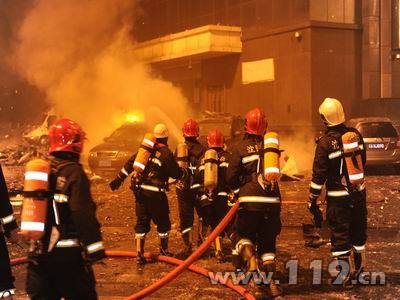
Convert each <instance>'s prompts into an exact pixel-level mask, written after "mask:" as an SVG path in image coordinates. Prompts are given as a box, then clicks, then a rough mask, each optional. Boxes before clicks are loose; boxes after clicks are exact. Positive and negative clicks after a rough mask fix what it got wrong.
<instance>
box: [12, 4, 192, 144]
mask: <svg viewBox="0 0 400 300" xmlns="http://www.w3.org/2000/svg"><path fill="white" fill-rule="evenodd" d="M137 13H140V8H139V7H137V3H136V1H126V0H68V1H65V0H51V1H50V0H36V1H34V2H33V5H32V7H31V8H30V9H28V11H27V13H26V15H25V17H24V18H23V20H22V22H21V25H20V27H19V29H18V30H16V31H15V34H16V36H14V38H15V39H16V40H17V42H16V43H15V45H14V49H13V51H12V56H11V58H10V59H9V62H10V63H11V65H12V66H13V67H14V68H15V70H16V71H17V73H18V74H19V75H20V76H21V77H22V78H24V79H27V80H28V81H29V82H30V83H32V84H34V85H35V86H37V87H38V88H39V89H40V90H42V91H44V92H45V94H46V96H47V100H48V101H49V102H50V103H51V104H53V105H54V106H55V108H56V111H58V112H59V113H60V114H61V115H62V116H64V117H69V118H72V119H74V120H76V121H77V122H79V123H80V124H81V125H82V127H83V128H84V129H85V131H86V132H87V134H88V138H89V140H90V141H91V144H94V143H97V142H99V141H100V140H101V139H102V138H103V137H104V136H106V135H107V134H109V133H110V132H111V131H112V130H113V129H115V128H116V127H117V126H118V125H120V124H119V123H120V122H121V121H122V117H121V116H122V114H123V113H125V112H129V111H144V113H145V119H146V121H148V122H149V123H150V124H149V125H150V126H152V125H153V124H154V123H155V122H160V121H163V122H167V123H168V125H169V126H170V127H173V126H172V123H175V124H176V125H177V126H176V128H178V127H180V125H181V123H182V122H183V121H184V119H185V117H186V116H187V109H186V100H185V99H184V97H183V96H182V94H181V93H180V91H179V90H178V89H177V88H175V87H174V86H173V85H172V84H171V83H169V82H166V81H163V80H161V79H160V78H158V77H156V76H155V75H154V74H153V71H152V69H151V68H150V67H149V66H148V65H146V64H144V63H143V62H140V61H136V60H135V59H134V57H133V55H132V48H133V47H134V40H133V39H132V37H131V36H130V32H131V31H132V25H133V24H134V18H135V15H136V14H137ZM169 119H171V120H172V121H170V120H169ZM176 128H175V130H174V128H170V129H171V131H172V132H175V133H176V135H179V133H178V130H177V129H176Z"/></svg>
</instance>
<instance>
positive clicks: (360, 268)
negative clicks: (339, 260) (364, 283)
mask: <svg viewBox="0 0 400 300" xmlns="http://www.w3.org/2000/svg"><path fill="white" fill-rule="evenodd" d="M353 262H354V272H353V274H352V280H354V282H357V283H358V284H360V282H359V279H360V275H361V273H363V272H364V268H365V251H360V252H358V251H353ZM364 279H365V280H367V279H368V278H364Z"/></svg>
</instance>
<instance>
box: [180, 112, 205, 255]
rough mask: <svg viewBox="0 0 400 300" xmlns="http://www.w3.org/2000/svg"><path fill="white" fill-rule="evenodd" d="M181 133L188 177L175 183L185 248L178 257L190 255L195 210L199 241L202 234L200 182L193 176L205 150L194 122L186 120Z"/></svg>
mask: <svg viewBox="0 0 400 300" xmlns="http://www.w3.org/2000/svg"><path fill="white" fill-rule="evenodd" d="M182 133H183V137H184V138H185V143H186V144H187V146H188V164H189V176H188V177H187V178H186V179H185V180H181V181H180V182H178V183H177V185H176V194H177V197H178V205H179V219H180V229H181V234H182V239H183V242H184V244H185V248H184V250H183V251H182V253H180V256H183V257H185V256H188V255H190V254H191V253H192V243H193V222H194V210H195V209H196V212H197V215H198V216H199V222H200V224H199V233H200V239H202V236H203V233H202V232H203V231H204V228H203V223H202V217H201V216H202V212H201V207H200V204H199V201H198V197H197V196H198V192H199V188H200V182H199V181H198V179H197V178H198V176H195V174H196V171H197V165H198V163H199V160H200V158H201V156H202V155H203V153H204V150H205V149H204V147H203V146H202V145H201V144H200V142H199V141H198V137H199V125H198V124H197V122H196V121H195V120H192V119H189V120H187V121H186V122H185V123H184V124H183V127H182Z"/></svg>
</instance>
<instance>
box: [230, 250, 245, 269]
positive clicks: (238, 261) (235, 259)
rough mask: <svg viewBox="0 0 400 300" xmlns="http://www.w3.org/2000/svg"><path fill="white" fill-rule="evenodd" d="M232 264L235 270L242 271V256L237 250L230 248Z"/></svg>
mask: <svg viewBox="0 0 400 300" xmlns="http://www.w3.org/2000/svg"><path fill="white" fill-rule="evenodd" d="M232 265H233V267H234V268H235V270H236V271H237V272H241V271H243V268H244V265H245V263H244V261H243V258H242V256H241V255H240V254H239V252H237V250H236V249H235V248H234V249H232Z"/></svg>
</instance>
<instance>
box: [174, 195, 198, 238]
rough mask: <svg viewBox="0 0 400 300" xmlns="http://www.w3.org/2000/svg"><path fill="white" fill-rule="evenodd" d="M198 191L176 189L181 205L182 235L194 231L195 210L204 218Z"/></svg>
mask: <svg viewBox="0 0 400 300" xmlns="http://www.w3.org/2000/svg"><path fill="white" fill-rule="evenodd" d="M197 194H198V189H187V190H180V189H176V195H177V197H178V205H179V219H180V228H181V233H182V234H186V233H188V231H191V230H192V229H193V223H194V210H195V209H196V212H197V215H198V216H199V217H200V218H202V210H201V207H200V204H199V201H198V199H197Z"/></svg>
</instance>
